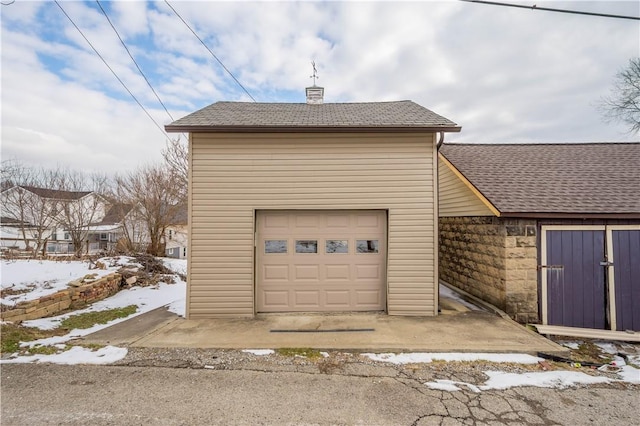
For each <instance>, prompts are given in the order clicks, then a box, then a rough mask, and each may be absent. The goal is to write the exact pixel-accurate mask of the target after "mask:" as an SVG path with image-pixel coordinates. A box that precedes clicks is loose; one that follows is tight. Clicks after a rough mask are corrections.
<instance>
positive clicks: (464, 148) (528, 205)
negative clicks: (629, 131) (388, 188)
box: [440, 143, 640, 217]
mask: <svg viewBox="0 0 640 426" xmlns="http://www.w3.org/2000/svg"><path fill="white" fill-rule="evenodd" d="M440 152H441V153H442V154H443V155H444V157H445V158H446V159H447V160H449V161H450V162H451V163H452V164H453V165H454V166H455V167H456V168H457V169H458V170H459V171H460V172H461V173H462V174H463V175H464V176H465V177H466V178H467V179H468V180H469V181H470V182H471V183H472V184H473V185H474V186H475V187H476V188H477V189H478V190H479V191H480V192H481V193H482V194H483V195H484V196H485V197H486V198H487V199H488V200H489V201H490V202H491V203H492V204H493V205H494V206H495V207H496V208H497V209H498V210H499V211H500V212H501V213H503V214H505V215H509V214H514V213H549V214H550V216H552V215H551V214H552V213H566V214H577V215H580V214H585V215H589V214H601V215H603V214H625V215H629V214H635V215H638V216H639V217H640V143H586V144H510V145H484V144H444V145H443V146H442V147H441V151H440Z"/></svg>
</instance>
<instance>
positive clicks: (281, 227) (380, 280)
mask: <svg viewBox="0 0 640 426" xmlns="http://www.w3.org/2000/svg"><path fill="white" fill-rule="evenodd" d="M256 230H257V234H258V235H257V241H256V246H257V250H256V251H257V256H256V263H257V265H256V271H257V276H256V294H257V311H258V312H300V311H363V310H384V309H385V307H386V297H385V295H386V291H385V284H384V283H385V276H386V275H385V266H386V212H384V211H375V210H368V211H326V212H325V211H322V212H320V211H316V212H305V211H277V212H276V211H273V212H272V211H261V212H258V215H257V224H256ZM285 293H286V294H288V296H287V297H286V298H285V296H284V294H285ZM285 304H286V306H285Z"/></svg>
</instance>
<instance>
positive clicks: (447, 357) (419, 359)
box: [362, 352, 543, 364]
mask: <svg viewBox="0 0 640 426" xmlns="http://www.w3.org/2000/svg"><path fill="white" fill-rule="evenodd" d="M362 355H364V356H366V357H368V358H369V359H371V360H373V361H381V362H388V363H391V364H413V363H428V362H433V361H488V362H509V363H514V364H537V363H538V362H539V361H542V360H543V359H542V358H538V357H535V356H531V355H527V354H509V353H507V354H494V353H424V352H422V353H420V352H416V353H401V354H394V353H384V354H373V353H365V354H362Z"/></svg>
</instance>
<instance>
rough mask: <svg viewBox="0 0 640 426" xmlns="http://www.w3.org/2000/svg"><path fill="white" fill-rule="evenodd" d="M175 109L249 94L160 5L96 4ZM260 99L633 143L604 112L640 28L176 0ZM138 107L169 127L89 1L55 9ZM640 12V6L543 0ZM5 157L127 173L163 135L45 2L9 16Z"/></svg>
mask: <svg viewBox="0 0 640 426" xmlns="http://www.w3.org/2000/svg"><path fill="white" fill-rule="evenodd" d="M101 3H102V5H103V7H105V9H106V10H107V13H108V14H109V16H110V17H111V19H112V21H113V22H114V25H116V28H117V29H118V31H119V32H120V34H121V36H123V37H124V40H125V42H126V43H127V46H128V47H129V49H130V50H131V52H132V53H133V54H134V56H135V57H136V59H137V61H138V63H139V64H140V66H141V68H142V69H143V70H144V71H145V74H146V75H147V77H148V78H149V79H150V80H151V82H152V84H153V86H154V88H155V89H156V91H157V92H158V94H159V95H160V97H161V99H162V100H163V101H164V103H165V104H166V105H167V107H168V108H169V109H170V111H171V113H172V114H173V115H174V118H179V117H181V116H183V115H186V114H187V113H189V112H192V111H195V110H196V109H199V108H202V107H204V106H206V105H208V104H210V103H213V102H216V101H218V100H249V97H248V96H247V95H246V94H245V93H244V91H243V90H242V89H241V88H240V87H239V86H238V85H237V84H236V83H235V82H234V81H233V80H232V78H231V77H230V76H229V75H228V74H227V73H226V72H225V71H224V70H223V69H222V67H221V66H220V65H219V64H218V62H217V61H216V60H215V59H214V58H212V56H211V55H210V54H209V52H207V51H206V50H205V48H204V47H203V46H202V45H201V44H200V42H199V41H198V40H197V39H196V38H195V37H194V36H193V34H192V33H191V32H190V31H189V29H187V28H186V27H185V25H184V24H183V23H182V22H181V21H180V19H179V18H178V17H177V16H175V15H174V14H173V12H172V11H171V9H170V8H169V7H168V6H167V5H166V4H165V3H164V2H121V1H116V2H101ZM171 4H172V5H173V6H174V7H175V9H176V10H177V11H178V12H179V13H180V14H181V15H182V17H183V18H184V19H185V20H186V21H187V22H189V24H190V25H191V26H192V27H193V28H194V30H195V31H196V32H197V33H198V35H199V36H200V37H201V38H202V39H203V40H205V42H206V43H207V45H208V46H209V47H210V48H211V50H212V51H213V52H214V53H215V55H216V56H218V58H219V59H220V60H221V61H222V62H223V63H224V64H225V65H226V66H227V67H228V68H229V69H230V70H231V71H232V72H233V74H234V75H235V76H236V77H237V78H238V79H239V80H240V81H241V82H242V84H243V85H244V87H246V88H247V89H248V90H249V92H250V93H251V94H252V95H253V96H254V97H255V98H256V99H257V100H258V101H262V102H270V101H295V102H303V101H304V87H306V86H308V85H310V84H311V83H312V80H311V79H310V78H309V76H310V75H311V65H310V62H311V60H315V61H316V63H317V65H318V71H319V75H320V80H319V81H318V84H320V85H322V86H324V87H325V100H326V101H327V102H345V101H346V102H348V101H358V102H362V101H377V100H400V99H411V100H414V101H416V102H418V103H420V104H421V105H423V106H425V107H427V108H429V109H432V110H434V111H435V112H437V113H439V114H441V115H444V116H446V117H447V118H450V119H452V120H454V121H456V122H457V123H459V124H460V125H462V127H463V131H462V133H461V134H458V135H450V136H448V138H447V140H456V141H465V142H526V141H528V142H533V141H538V142H550V141H554V142H576V141H621V140H632V139H637V136H632V135H629V134H626V133H625V128H624V127H622V126H616V125H611V124H605V123H603V122H602V120H601V118H600V115H599V113H598V111H597V109H596V106H597V104H598V102H599V100H600V99H601V97H602V96H604V95H606V94H607V93H608V90H609V87H610V85H611V82H612V81H613V78H614V76H615V74H616V72H617V71H618V70H619V69H621V68H622V67H624V66H625V65H626V63H627V62H628V60H629V59H630V58H631V57H633V56H637V55H638V52H640V27H638V25H637V21H626V20H620V19H612V18H601V17H590V16H581V15H569V14H560V13H552V12H544V11H531V10H525V9H514V8H506V7H496V6H489V5H480V4H471V3H462V2H451V1H442V2H399V3H398V2H213V1H211V2H208V1H207V2H171ZM62 5H63V7H64V8H65V10H66V11H67V13H69V15H70V16H71V17H72V19H73V20H74V22H76V24H77V25H78V26H79V27H80V28H81V29H82V30H83V32H84V33H85V34H86V36H87V37H88V38H89V40H90V41H91V42H92V43H93V44H94V46H95V47H96V49H98V51H99V52H100V53H101V54H102V55H103V56H104V58H105V59H106V60H107V62H108V63H109V65H110V66H111V67H112V68H113V69H114V70H115V72H116V73H117V74H118V76H119V77H120V78H121V79H122V80H123V81H124V82H125V84H126V85H127V87H129V89H130V90H131V91H132V92H133V93H134V95H135V96H136V97H137V98H138V99H139V100H140V101H141V102H142V103H143V104H144V106H145V107H146V108H147V109H148V111H149V112H150V113H151V114H152V116H153V117H154V119H155V120H156V121H157V122H158V123H159V124H160V125H164V124H166V123H168V122H169V121H170V119H169V117H168V116H167V114H166V113H165V112H164V111H163V109H162V107H161V106H160V105H159V103H158V102H157V100H156V98H155V96H154V95H153V93H152V92H151V90H150V89H149V87H148V86H147V83H146V82H145V81H144V79H143V78H142V76H140V75H139V73H138V71H137V69H136V68H135V66H134V64H133V63H132V62H131V60H130V59H129V57H128V55H127V54H126V52H125V50H124V48H123V47H122V45H121V44H120V41H119V40H118V38H117V37H116V35H115V34H114V33H113V30H112V29H111V27H110V26H109V24H108V22H107V21H106V19H105V18H104V16H103V15H102V13H101V11H100V10H99V8H98V7H97V5H96V4H95V3H94V2H62ZM544 5H545V6H547V7H564V8H570V9H583V10H592V11H598V12H604V13H614V14H631V15H640V5H638V4H637V3H636V2H604V1H602V2H544ZM2 12H3V13H2V16H1V19H2V53H1V55H2V58H1V60H2V64H3V68H2V95H1V96H2V157H3V158H9V157H17V158H18V159H21V160H24V161H31V162H34V163H39V164H42V165H47V164H49V165H55V164H62V165H66V166H68V167H72V168H79V169H87V168H90V169H91V170H96V169H98V170H102V171H112V170H119V171H123V170H127V169H132V168H134V167H135V166H136V165H138V164H140V163H144V162H149V161H153V160H159V159H160V149H161V148H162V147H163V146H164V143H165V137H164V136H163V135H162V133H161V132H160V131H159V130H158V129H157V128H156V126H155V125H154V124H153V122H151V120H149V118H148V117H147V116H146V115H145V113H144V112H143V111H142V110H141V109H140V107H139V106H138V105H136V104H135V102H134V101H133V100H132V99H131V97H130V95H129V94H127V93H126V91H125V90H124V89H123V88H122V86H121V85H120V83H119V82H118V81H117V80H116V79H115V78H114V76H113V75H112V74H111V72H110V71H109V70H108V69H107V68H106V67H105V65H104V64H103V63H102V61H101V60H100V59H99V58H98V57H97V56H96V55H95V54H94V53H93V51H92V50H91V49H90V48H89V46H88V45H87V43H86V41H85V40H84V39H82V37H81V36H80V35H79V34H78V32H77V31H76V29H75V28H73V26H72V25H71V24H70V23H69V22H68V20H67V18H66V17H65V16H64V15H62V13H61V12H60V10H59V9H58V7H57V6H56V5H55V4H54V3H51V2H16V3H14V4H13V5H11V6H3V10H2Z"/></svg>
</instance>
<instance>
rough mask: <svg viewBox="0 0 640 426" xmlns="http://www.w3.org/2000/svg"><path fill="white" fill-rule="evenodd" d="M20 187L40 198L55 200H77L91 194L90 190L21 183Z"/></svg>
mask: <svg viewBox="0 0 640 426" xmlns="http://www.w3.org/2000/svg"><path fill="white" fill-rule="evenodd" d="M20 187H21V188H23V189H26V190H27V191H29V192H33V193H34V194H36V195H38V196H40V197H42V198H52V199H56V200H79V199H80V198H82V197H84V196H86V195H89V194H91V191H63V190H60V189H49V188H38V187H35V186H28V185H21V186H20Z"/></svg>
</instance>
